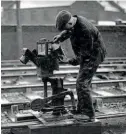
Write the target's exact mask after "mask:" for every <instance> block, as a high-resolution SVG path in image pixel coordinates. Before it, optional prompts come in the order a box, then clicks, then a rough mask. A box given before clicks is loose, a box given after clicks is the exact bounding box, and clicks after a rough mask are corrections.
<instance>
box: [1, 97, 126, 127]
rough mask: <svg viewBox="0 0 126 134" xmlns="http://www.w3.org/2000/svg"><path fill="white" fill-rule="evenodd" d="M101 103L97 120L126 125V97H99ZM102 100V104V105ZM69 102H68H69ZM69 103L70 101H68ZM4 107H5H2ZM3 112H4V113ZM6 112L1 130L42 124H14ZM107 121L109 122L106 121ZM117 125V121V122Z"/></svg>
mask: <svg viewBox="0 0 126 134" xmlns="http://www.w3.org/2000/svg"><path fill="white" fill-rule="evenodd" d="M97 98H98V100H100V102H98V109H97V112H96V118H97V119H99V120H105V121H106V122H107V123H108V119H110V118H113V119H118V121H119V120H121V121H122V120H123V121H124V124H125V125H126V123H125V119H126V96H125V95H124V96H113V97H112V96H111V97H110V96H109V97H103V96H99V97H97ZM101 99H102V103H101ZM67 101H68V100H67ZM68 103H69V101H68ZM19 105H20V104H19ZM2 107H3V106H2ZM2 112H3V111H2ZM4 113H5V112H3V113H2V123H1V128H2V129H8V128H13V127H14V128H15V127H26V126H28V125H32V124H36V125H37V124H40V122H39V121H38V120H37V119H36V120H32V121H30V122H29V121H28V120H27V121H26V120H25V121H19V122H14V121H12V120H11V118H9V117H10V116H9V114H7V112H6V116H5V115H4ZM106 119H107V120H106ZM116 123H117V121H116Z"/></svg>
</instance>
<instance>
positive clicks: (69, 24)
mask: <svg viewBox="0 0 126 134" xmlns="http://www.w3.org/2000/svg"><path fill="white" fill-rule="evenodd" d="M73 27H74V20H73V17H71V19H70V20H69V22H68V23H67V24H66V25H65V27H64V30H70V29H72V28H73Z"/></svg>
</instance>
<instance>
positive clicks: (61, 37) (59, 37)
mask: <svg viewBox="0 0 126 134" xmlns="http://www.w3.org/2000/svg"><path fill="white" fill-rule="evenodd" d="M70 36H71V31H70V30H69V31H68V30H64V31H62V32H61V33H60V34H59V35H57V36H55V37H54V42H55V43H57V42H58V43H59V42H63V41H65V40H67V39H68V38H70Z"/></svg>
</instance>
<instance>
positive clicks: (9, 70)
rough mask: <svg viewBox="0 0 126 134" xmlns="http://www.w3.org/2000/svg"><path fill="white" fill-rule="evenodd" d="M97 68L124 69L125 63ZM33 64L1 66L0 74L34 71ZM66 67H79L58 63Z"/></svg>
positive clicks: (65, 68)
mask: <svg viewBox="0 0 126 134" xmlns="http://www.w3.org/2000/svg"><path fill="white" fill-rule="evenodd" d="M99 68H111V69H126V64H100V65H99ZM36 69H37V68H36V67H35V66H30V67H27V66H24V67H10V68H1V74H11V73H14V72H15V73H19V72H21V73H22V72H27V73H28V72H36ZM68 69H70V70H71V69H79V66H71V65H60V66H59V70H68Z"/></svg>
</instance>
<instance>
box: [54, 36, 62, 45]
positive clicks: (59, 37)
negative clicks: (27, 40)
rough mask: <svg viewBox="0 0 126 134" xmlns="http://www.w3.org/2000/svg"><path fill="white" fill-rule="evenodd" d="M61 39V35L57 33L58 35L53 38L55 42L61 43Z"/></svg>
mask: <svg viewBox="0 0 126 134" xmlns="http://www.w3.org/2000/svg"><path fill="white" fill-rule="evenodd" d="M60 39H61V35H56V36H55V37H54V38H53V42H54V43H59V42H60Z"/></svg>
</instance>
